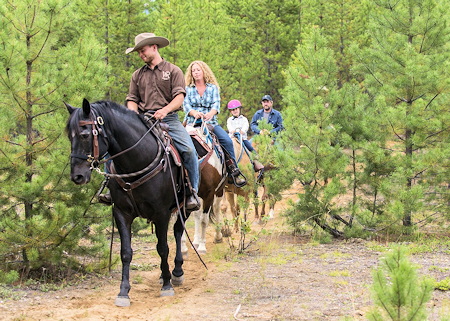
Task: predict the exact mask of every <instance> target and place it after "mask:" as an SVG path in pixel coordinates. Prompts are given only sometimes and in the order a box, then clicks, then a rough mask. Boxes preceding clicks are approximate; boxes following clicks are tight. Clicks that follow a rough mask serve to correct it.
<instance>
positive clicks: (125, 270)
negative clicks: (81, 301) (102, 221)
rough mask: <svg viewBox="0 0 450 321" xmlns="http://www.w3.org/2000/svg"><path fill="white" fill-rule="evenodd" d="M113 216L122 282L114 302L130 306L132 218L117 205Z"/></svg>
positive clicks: (117, 304)
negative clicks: (117, 235)
mask: <svg viewBox="0 0 450 321" xmlns="http://www.w3.org/2000/svg"><path fill="white" fill-rule="evenodd" d="M113 213H114V218H115V221H116V225H117V229H118V230H119V234H120V258H121V260H122V282H121V283H120V292H119V294H118V295H117V298H116V301H115V304H116V306H119V307H127V306H130V297H129V296H128V293H129V292H130V289H131V286H130V263H131V260H132V258H133V249H132V248H131V223H132V222H133V218H131V217H130V216H125V215H123V213H122V211H120V210H119V209H118V208H117V207H114V208H113Z"/></svg>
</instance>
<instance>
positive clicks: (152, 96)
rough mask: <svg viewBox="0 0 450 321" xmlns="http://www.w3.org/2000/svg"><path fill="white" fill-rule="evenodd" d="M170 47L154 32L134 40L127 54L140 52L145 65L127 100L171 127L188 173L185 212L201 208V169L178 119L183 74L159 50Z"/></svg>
mask: <svg viewBox="0 0 450 321" xmlns="http://www.w3.org/2000/svg"><path fill="white" fill-rule="evenodd" d="M168 45H169V40H168V39H166V38H164V37H157V36H155V35H154V34H153V33H147V32H146V33H141V34H139V35H137V36H136V38H135V39H134V47H133V48H128V49H127V50H126V51H125V53H126V54H129V53H131V52H137V53H138V54H139V57H141V59H142V60H143V61H144V62H145V65H144V66H143V67H141V68H139V69H138V70H136V71H135V72H134V73H133V75H132V76H131V81H130V88H129V91H128V95H127V97H126V101H127V107H128V108H129V109H131V110H134V111H136V112H139V113H145V112H149V111H150V112H152V113H154V114H153V117H154V118H155V119H163V120H164V122H165V123H167V124H168V125H169V134H170V136H171V137H172V139H173V142H174V145H175V146H176V148H177V149H178V152H179V153H180V155H181V158H182V160H183V164H184V166H185V167H186V170H187V172H188V176H189V180H190V182H191V185H192V190H191V191H187V192H188V194H190V195H189V197H188V198H187V200H186V209H188V210H197V209H199V208H200V203H199V199H198V197H197V191H198V185H199V183H200V169H199V165H198V160H197V159H198V158H197V152H196V150H195V147H194V144H193V142H192V139H191V137H190V136H189V134H188V132H187V131H186V129H185V128H184V127H183V125H182V124H181V122H180V120H179V119H178V115H177V112H178V111H179V110H181V107H182V105H183V101H184V96H185V95H186V90H185V81H184V74H183V72H182V71H181V69H180V68H179V67H177V66H175V65H174V64H171V63H170V62H167V61H165V60H164V59H163V58H162V57H161V55H160V53H159V49H160V48H163V47H166V46H168Z"/></svg>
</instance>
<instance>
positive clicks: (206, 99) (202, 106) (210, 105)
mask: <svg viewBox="0 0 450 321" xmlns="http://www.w3.org/2000/svg"><path fill="white" fill-rule="evenodd" d="M183 109H184V111H185V113H186V117H185V120H187V123H188V124H191V123H193V122H194V120H195V118H194V117H192V116H188V114H189V112H190V111H191V110H196V111H199V112H202V113H204V114H206V113H208V112H209V111H211V109H215V110H217V113H219V112H220V94H219V88H217V86H216V85H213V84H206V89H205V92H204V93H203V96H200V94H199V93H198V91H197V88H196V87H195V86H187V87H186V97H184V102H183ZM208 123H209V124H211V125H213V126H216V125H218V124H219V123H218V121H217V115H214V117H213V118H212V119H211V120H210V121H208Z"/></svg>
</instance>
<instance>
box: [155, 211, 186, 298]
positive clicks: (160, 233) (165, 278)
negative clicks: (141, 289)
mask: <svg viewBox="0 0 450 321" xmlns="http://www.w3.org/2000/svg"><path fill="white" fill-rule="evenodd" d="M154 223H155V232H156V237H157V239H158V243H157V244H156V250H157V251H158V254H159V256H160V258H161V264H160V268H161V278H162V288H161V294H160V295H161V296H172V295H174V294H175V292H174V290H173V287H172V283H170V279H171V274H170V270H169V262H168V258H169V245H168V244H167V229H168V226H169V219H167V220H164V218H162V219H161V220H159V221H155V222H154ZM177 223H178V220H177V222H176V223H175V226H176V225H177ZM179 234H180V235H179V237H178V239H176V242H177V254H178V251H179V253H180V257H181V261H183V257H182V255H181V235H182V234H183V231H182V229H181V231H180V233H179Z"/></svg>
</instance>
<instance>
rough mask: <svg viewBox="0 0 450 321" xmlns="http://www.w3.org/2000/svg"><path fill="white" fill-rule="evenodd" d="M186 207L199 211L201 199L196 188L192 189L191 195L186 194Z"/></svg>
mask: <svg viewBox="0 0 450 321" xmlns="http://www.w3.org/2000/svg"><path fill="white" fill-rule="evenodd" d="M186 209H187V210H189V211H198V210H199V209H200V200H199V198H198V195H197V191H196V190H195V189H192V191H191V195H189V196H186Z"/></svg>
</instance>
